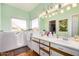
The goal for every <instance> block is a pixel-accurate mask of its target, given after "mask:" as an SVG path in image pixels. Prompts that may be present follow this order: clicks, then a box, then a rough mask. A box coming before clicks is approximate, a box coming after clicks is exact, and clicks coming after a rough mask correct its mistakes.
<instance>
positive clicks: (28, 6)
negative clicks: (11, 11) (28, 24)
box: [7, 3, 39, 12]
mask: <svg viewBox="0 0 79 59" xmlns="http://www.w3.org/2000/svg"><path fill="white" fill-rule="evenodd" d="M7 4H8V5H11V6H13V7H16V8H19V9H22V10H25V11H27V12H29V11H31V10H33V9H34V8H35V7H36V6H37V5H38V4H39V3H7Z"/></svg>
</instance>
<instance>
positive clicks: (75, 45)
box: [33, 36, 79, 51]
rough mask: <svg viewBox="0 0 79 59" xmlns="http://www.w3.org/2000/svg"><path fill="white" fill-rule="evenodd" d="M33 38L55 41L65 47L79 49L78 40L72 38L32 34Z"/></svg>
mask: <svg viewBox="0 0 79 59" xmlns="http://www.w3.org/2000/svg"><path fill="white" fill-rule="evenodd" d="M33 37H35V38H38V39H40V40H45V41H48V42H51V43H55V44H58V45H62V46H65V47H69V48H72V49H75V50H78V51H79V42H76V41H73V40H71V39H70V40H63V38H56V37H51V38H50V37H47V36H33Z"/></svg>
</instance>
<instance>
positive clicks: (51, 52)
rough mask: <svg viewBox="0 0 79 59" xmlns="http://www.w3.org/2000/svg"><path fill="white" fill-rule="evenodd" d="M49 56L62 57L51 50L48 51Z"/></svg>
mask: <svg viewBox="0 0 79 59" xmlns="http://www.w3.org/2000/svg"><path fill="white" fill-rule="evenodd" d="M50 55H51V56H63V55H62V54H60V53H57V52H56V51H53V50H50Z"/></svg>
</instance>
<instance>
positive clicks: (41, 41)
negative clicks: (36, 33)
mask: <svg viewBox="0 0 79 59" xmlns="http://www.w3.org/2000/svg"><path fill="white" fill-rule="evenodd" d="M40 43H43V44H45V45H48V46H49V42H47V41H44V40H40Z"/></svg>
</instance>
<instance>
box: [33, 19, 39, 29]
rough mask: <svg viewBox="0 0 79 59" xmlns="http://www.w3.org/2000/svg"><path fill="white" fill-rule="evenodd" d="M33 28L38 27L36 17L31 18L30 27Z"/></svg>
mask: <svg viewBox="0 0 79 59" xmlns="http://www.w3.org/2000/svg"><path fill="white" fill-rule="evenodd" d="M33 28H37V29H38V28H39V24H38V18H36V19H34V20H32V29H33Z"/></svg>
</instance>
